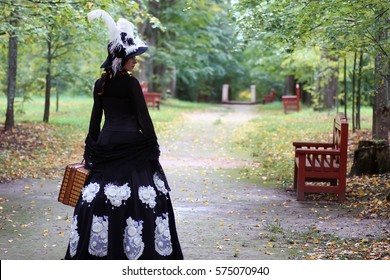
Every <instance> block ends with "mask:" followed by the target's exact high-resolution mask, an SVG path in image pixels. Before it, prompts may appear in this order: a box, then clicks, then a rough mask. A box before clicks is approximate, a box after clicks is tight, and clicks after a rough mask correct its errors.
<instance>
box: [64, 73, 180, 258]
mask: <svg viewBox="0 0 390 280" xmlns="http://www.w3.org/2000/svg"><path fill="white" fill-rule="evenodd" d="M103 81H104V79H103V78H101V79H99V80H97V81H96V83H95V88H94V93H93V96H94V104H93V109H92V114H91V119H90V126H89V133H88V136H87V138H86V141H85V143H86V145H85V155H84V158H86V161H87V163H88V165H89V167H90V175H89V177H88V179H87V182H86V184H85V186H84V188H83V189H82V192H81V195H80V198H79V201H78V203H77V205H76V207H75V210H74V215H73V219H72V222H71V233H70V240H69V245H68V249H67V252H66V256H65V259H183V254H182V251H181V247H180V243H179V239H178V236H177V232H176V226H175V217H174V212H173V208H172V203H171V200H170V196H169V191H170V188H169V185H168V182H167V179H166V177H165V174H164V171H163V169H162V167H161V165H160V162H159V155H160V151H159V146H158V142H157V137H156V134H155V131H154V127H153V123H152V121H151V118H150V115H149V112H148V108H147V106H146V104H145V99H144V97H143V94H142V90H141V86H140V84H139V82H138V80H137V79H136V78H134V77H133V76H131V75H129V74H127V73H119V74H117V75H116V76H115V77H114V78H107V79H106V81H105V82H103ZM104 83H105V85H104V93H103V94H102V95H99V94H98V92H101V89H102V87H103V84H104ZM103 112H104V125H103V127H102V129H101V130H100V123H101V120H102V115H103Z"/></svg>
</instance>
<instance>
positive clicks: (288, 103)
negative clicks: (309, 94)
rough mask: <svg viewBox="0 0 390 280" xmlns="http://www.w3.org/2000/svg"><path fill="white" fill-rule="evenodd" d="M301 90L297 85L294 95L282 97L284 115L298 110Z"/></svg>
mask: <svg viewBox="0 0 390 280" xmlns="http://www.w3.org/2000/svg"><path fill="white" fill-rule="evenodd" d="M300 93H301V90H300V88H299V85H298V84H297V85H296V87H295V95H284V96H282V103H283V110H284V113H285V114H286V113H287V112H288V111H297V112H299V109H300V97H301V96H300V95H301V94H300Z"/></svg>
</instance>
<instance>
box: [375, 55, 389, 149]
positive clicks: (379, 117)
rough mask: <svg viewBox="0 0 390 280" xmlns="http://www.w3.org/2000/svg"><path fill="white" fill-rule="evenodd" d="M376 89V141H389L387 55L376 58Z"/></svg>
mask: <svg viewBox="0 0 390 280" xmlns="http://www.w3.org/2000/svg"><path fill="white" fill-rule="evenodd" d="M375 75H376V89H375V96H374V106H373V128H372V136H373V139H374V140H385V141H386V142H388V141H389V119H390V106H389V100H390V98H389V80H388V76H389V61H388V58H387V56H386V55H384V54H382V53H381V54H378V55H377V56H376V57H375Z"/></svg>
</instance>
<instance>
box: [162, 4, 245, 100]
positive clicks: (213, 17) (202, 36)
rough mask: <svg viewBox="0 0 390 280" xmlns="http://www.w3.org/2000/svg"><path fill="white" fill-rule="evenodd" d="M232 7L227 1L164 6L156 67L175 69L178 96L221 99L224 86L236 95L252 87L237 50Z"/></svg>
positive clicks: (189, 98) (239, 52)
mask: <svg viewBox="0 0 390 280" xmlns="http://www.w3.org/2000/svg"><path fill="white" fill-rule="evenodd" d="M229 7H230V4H229V3H228V2H224V1H207V3H206V1H192V2H188V1H184V0H181V1H175V2H174V3H167V4H166V5H162V7H161V17H160V20H161V22H162V23H163V25H164V26H165V28H166V31H165V32H160V34H159V41H158V45H157V49H156V56H155V58H154V59H155V61H156V65H160V64H161V65H165V66H166V67H172V68H175V70H176V74H177V88H178V93H179V97H180V98H183V99H188V100H196V98H197V96H198V95H199V94H203V95H208V96H210V97H212V98H214V99H218V100H220V96H221V89H222V85H223V84H224V83H229V84H230V85H231V87H232V89H233V91H234V92H238V91H239V89H241V90H242V89H243V87H244V88H245V87H249V85H250V81H249V80H248V79H247V78H246V77H247V76H248V75H247V70H246V68H245V67H244V66H243V63H242V61H244V56H243V54H242V51H241V50H240V49H239V48H238V46H239V40H238V39H237V37H236V36H235V34H234V32H235V30H234V21H233V20H232V19H231V18H229V14H228V12H227V11H228V10H229Z"/></svg>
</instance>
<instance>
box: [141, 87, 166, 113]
mask: <svg viewBox="0 0 390 280" xmlns="http://www.w3.org/2000/svg"><path fill="white" fill-rule="evenodd" d="M141 88H142V92H143V94H144V98H145V102H146V105H147V106H148V107H149V108H153V109H155V108H157V110H160V103H161V94H160V93H157V92H150V91H148V83H146V82H141Z"/></svg>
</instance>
